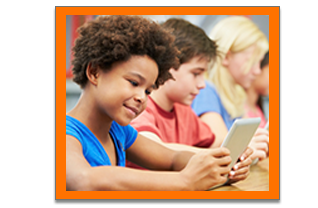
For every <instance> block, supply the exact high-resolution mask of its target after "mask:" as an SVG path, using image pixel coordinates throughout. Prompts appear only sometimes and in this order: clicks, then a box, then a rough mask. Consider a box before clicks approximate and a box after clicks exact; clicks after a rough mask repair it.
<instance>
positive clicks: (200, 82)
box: [197, 76, 205, 89]
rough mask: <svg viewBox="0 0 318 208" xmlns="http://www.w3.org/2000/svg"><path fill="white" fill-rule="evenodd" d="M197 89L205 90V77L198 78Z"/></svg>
mask: <svg viewBox="0 0 318 208" xmlns="http://www.w3.org/2000/svg"><path fill="white" fill-rule="evenodd" d="M197 88H198V89H203V88H205V81H204V76H199V77H198V82H197Z"/></svg>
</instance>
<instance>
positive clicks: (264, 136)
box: [248, 128, 269, 160]
mask: <svg viewBox="0 0 318 208" xmlns="http://www.w3.org/2000/svg"><path fill="white" fill-rule="evenodd" d="M248 146H249V147H250V148H252V149H253V154H252V156H251V158H252V160H254V159H256V158H258V159H259V160H263V159H265V158H267V157H268V154H269V132H268V130H266V129H262V128H258V129H257V130H256V133H255V134H254V137H253V138H252V140H251V142H250V144H249V145H248Z"/></svg>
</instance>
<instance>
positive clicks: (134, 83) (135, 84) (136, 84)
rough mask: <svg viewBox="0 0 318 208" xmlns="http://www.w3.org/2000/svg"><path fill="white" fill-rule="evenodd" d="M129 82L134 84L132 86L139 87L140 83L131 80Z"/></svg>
mask: <svg viewBox="0 0 318 208" xmlns="http://www.w3.org/2000/svg"><path fill="white" fill-rule="evenodd" d="M129 82H130V83H131V84H132V86H134V87H137V86H138V83H137V82H135V81H132V80H129Z"/></svg>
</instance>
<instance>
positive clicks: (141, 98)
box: [134, 92, 147, 103]
mask: <svg viewBox="0 0 318 208" xmlns="http://www.w3.org/2000/svg"><path fill="white" fill-rule="evenodd" d="M146 96H147V95H146V94H145V93H144V92H142V93H137V94H136V95H135V97H134V99H135V101H137V102H139V103H144V102H145V100H146Z"/></svg>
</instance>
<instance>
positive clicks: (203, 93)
mask: <svg viewBox="0 0 318 208" xmlns="http://www.w3.org/2000/svg"><path fill="white" fill-rule="evenodd" d="M205 84H206V87H205V88H203V89H201V90H200V93H199V94H198V95H197V96H196V98H195V99H194V100H193V102H192V105H191V107H192V109H193V110H194V112H195V113H196V114H197V115H198V116H201V115H202V114H204V113H208V112H215V113H218V114H220V115H221V117H222V118H223V121H224V123H225V125H226V127H227V129H228V130H229V129H230V128H231V126H232V124H233V123H234V121H235V119H237V118H234V119H231V116H230V114H229V113H228V112H227V110H226V109H225V107H224V106H223V104H222V102H221V99H220V96H219V94H218V92H217V91H216V89H215V86H214V85H213V84H212V83H210V82H208V81H205Z"/></svg>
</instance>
